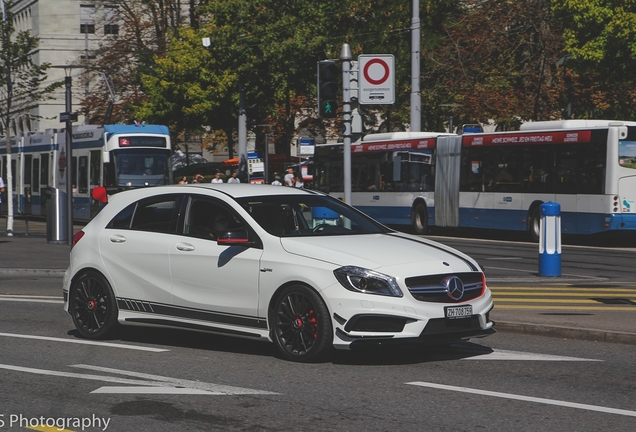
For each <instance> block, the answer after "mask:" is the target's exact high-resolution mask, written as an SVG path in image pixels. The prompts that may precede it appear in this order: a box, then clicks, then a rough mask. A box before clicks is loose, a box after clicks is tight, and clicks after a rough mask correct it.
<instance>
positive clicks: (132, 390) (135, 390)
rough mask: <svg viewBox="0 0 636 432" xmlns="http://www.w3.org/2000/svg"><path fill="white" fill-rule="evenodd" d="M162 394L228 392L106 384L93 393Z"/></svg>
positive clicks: (216, 393)
mask: <svg viewBox="0 0 636 432" xmlns="http://www.w3.org/2000/svg"><path fill="white" fill-rule="evenodd" d="M93 393H94V394H162V395H169V394H174V395H186V394H187V395H215V396H223V395H225V394H227V393H220V392H210V391H206V390H199V389H191V388H178V387H121V386H119V387H117V386H105V387H100V388H98V389H97V390H93V391H92V392H91V394H93Z"/></svg>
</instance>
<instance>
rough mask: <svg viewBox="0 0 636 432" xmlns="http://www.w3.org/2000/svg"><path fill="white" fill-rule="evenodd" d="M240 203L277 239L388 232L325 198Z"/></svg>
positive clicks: (274, 198)
mask: <svg viewBox="0 0 636 432" xmlns="http://www.w3.org/2000/svg"><path fill="white" fill-rule="evenodd" d="M237 201H238V202H239V203H240V204H241V205H242V206H243V207H244V208H245V209H246V210H247V211H248V212H249V213H250V215H251V216H252V217H253V218H254V220H255V221H256V222H257V223H258V224H259V225H260V226H261V227H262V228H263V229H264V230H265V231H267V232H268V233H270V234H272V235H275V236H278V237H290V236H322V235H350V234H372V233H383V232H387V229H386V228H385V227H383V226H382V225H380V224H378V223H377V222H375V221H374V220H373V219H370V218H368V217H367V216H365V215H363V214H362V213H360V212H358V211H357V210H355V209H353V208H351V207H349V206H347V205H344V204H342V203H341V202H340V201H338V200H336V199H332V198H329V197H325V196H320V195H278V196H271V197H253V198H240V199H237Z"/></svg>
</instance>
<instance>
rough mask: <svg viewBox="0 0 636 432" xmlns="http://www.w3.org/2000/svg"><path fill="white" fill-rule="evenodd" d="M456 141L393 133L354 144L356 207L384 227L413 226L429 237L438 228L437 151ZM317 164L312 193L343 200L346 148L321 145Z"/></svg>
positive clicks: (431, 135)
mask: <svg viewBox="0 0 636 432" xmlns="http://www.w3.org/2000/svg"><path fill="white" fill-rule="evenodd" d="M455 137H456V135H454V134H443V133H432V132H394V133H383V134H372V135H367V136H365V137H364V139H363V140H362V142H361V143H359V144H352V145H351V201H352V202H351V203H352V204H353V205H354V206H355V207H356V208H358V209H359V210H361V211H363V212H365V213H366V214H368V215H369V216H371V217H373V218H374V219H376V220H378V221H380V222H382V223H385V224H393V225H411V224H412V225H413V227H414V228H415V230H416V232H418V233H424V232H426V230H427V227H428V225H429V224H432V223H433V224H434V215H435V212H434V209H435V191H436V184H437V182H436V175H437V173H436V167H435V159H436V156H437V153H438V151H439V147H438V146H439V145H440V144H442V145H443V143H445V142H446V141H447V140H448V139H451V138H455ZM443 148H446V147H445V145H443ZM313 162H314V174H313V188H314V189H317V190H320V191H323V192H326V193H329V194H332V195H334V196H337V197H339V198H342V196H343V194H344V192H343V177H344V171H343V146H342V143H338V144H322V145H316V149H315V152H314V159H313Z"/></svg>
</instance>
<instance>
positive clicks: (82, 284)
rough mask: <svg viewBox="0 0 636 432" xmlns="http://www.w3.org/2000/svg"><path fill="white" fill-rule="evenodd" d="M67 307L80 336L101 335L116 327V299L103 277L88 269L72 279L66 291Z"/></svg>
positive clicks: (95, 337)
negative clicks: (67, 295) (68, 291)
mask: <svg viewBox="0 0 636 432" xmlns="http://www.w3.org/2000/svg"><path fill="white" fill-rule="evenodd" d="M69 311H70V312H71V316H72V317H73V324H75V328H77V331H78V332H79V334H80V335H81V336H82V337H85V338H87V339H103V338H106V337H109V336H112V335H113V333H114V332H115V331H116V329H117V327H118V323H117V302H116V300H115V295H114V294H113V290H112V288H111V287H110V284H109V283H108V281H107V280H106V278H105V277H104V276H103V275H101V274H100V273H99V272H96V271H94V270H89V271H86V272H84V273H82V274H81V275H79V277H78V278H77V279H76V280H75V281H74V282H73V285H72V286H71V290H70V294H69Z"/></svg>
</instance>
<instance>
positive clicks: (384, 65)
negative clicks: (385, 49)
mask: <svg viewBox="0 0 636 432" xmlns="http://www.w3.org/2000/svg"><path fill="white" fill-rule="evenodd" d="M358 70H359V73H358V80H359V93H358V102H359V103H360V104H368V105H370V104H392V103H394V102H395V59H394V57H393V55H391V54H363V55H360V56H359V57H358Z"/></svg>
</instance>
